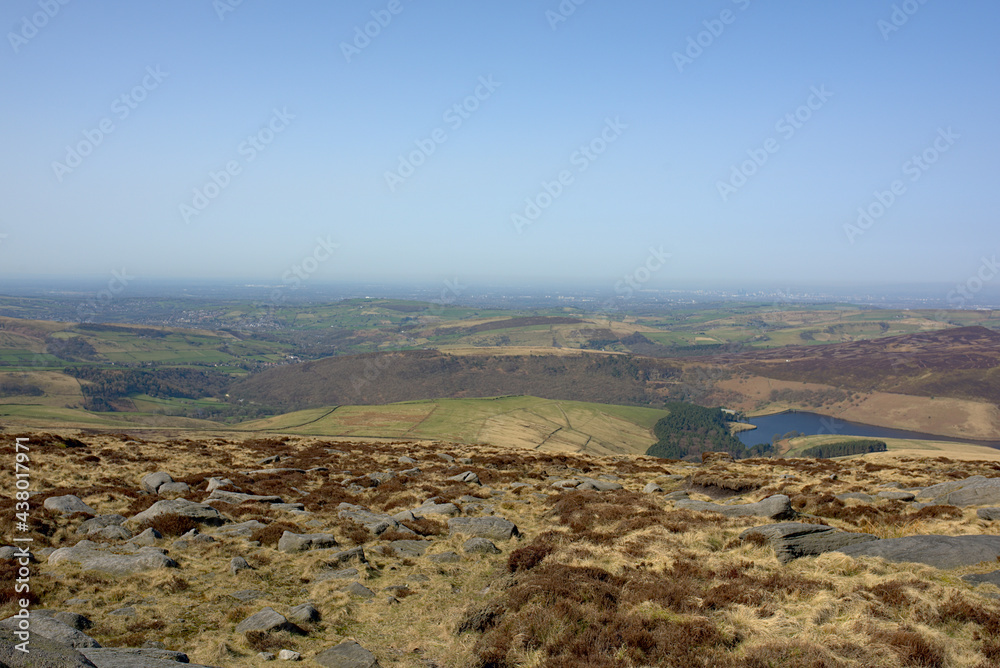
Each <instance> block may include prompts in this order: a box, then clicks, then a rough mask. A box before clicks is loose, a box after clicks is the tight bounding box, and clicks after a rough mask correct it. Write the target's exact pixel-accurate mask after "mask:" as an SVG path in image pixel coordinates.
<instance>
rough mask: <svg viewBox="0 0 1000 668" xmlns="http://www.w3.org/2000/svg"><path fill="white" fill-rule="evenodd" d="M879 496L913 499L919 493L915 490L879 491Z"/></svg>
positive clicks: (882, 497)
mask: <svg viewBox="0 0 1000 668" xmlns="http://www.w3.org/2000/svg"><path fill="white" fill-rule="evenodd" d="M878 495H879V498H881V499H892V500H893V501H913V500H914V499H916V498H917V495H916V494H914V493H913V492H879V493H878Z"/></svg>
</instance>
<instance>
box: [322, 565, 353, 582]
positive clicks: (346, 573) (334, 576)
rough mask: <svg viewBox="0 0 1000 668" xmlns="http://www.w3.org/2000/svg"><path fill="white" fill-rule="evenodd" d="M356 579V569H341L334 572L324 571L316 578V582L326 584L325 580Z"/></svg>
mask: <svg viewBox="0 0 1000 668" xmlns="http://www.w3.org/2000/svg"><path fill="white" fill-rule="evenodd" d="M356 577H358V569H356V568H342V569H340V570H336V571H324V572H322V573H320V574H319V575H317V576H316V582H326V581H327V580H348V579H350V578H356Z"/></svg>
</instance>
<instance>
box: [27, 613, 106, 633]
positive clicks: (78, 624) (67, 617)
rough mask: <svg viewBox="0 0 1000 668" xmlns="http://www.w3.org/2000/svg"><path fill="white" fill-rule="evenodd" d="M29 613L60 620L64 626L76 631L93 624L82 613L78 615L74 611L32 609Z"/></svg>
mask: <svg viewBox="0 0 1000 668" xmlns="http://www.w3.org/2000/svg"><path fill="white" fill-rule="evenodd" d="M31 614H33V615H38V616H39V617H51V618H52V619H54V620H56V621H58V622H62V623H63V624H65V625H66V626H69V627H71V628H74V629H76V630H77V631H86V630H87V629H89V628H91V627H93V626H94V622H92V621H90V620H89V619H87V618H86V617H84V616H83V615H78V614H76V613H75V612H65V611H62V610H44V609H43V610H32V611H31Z"/></svg>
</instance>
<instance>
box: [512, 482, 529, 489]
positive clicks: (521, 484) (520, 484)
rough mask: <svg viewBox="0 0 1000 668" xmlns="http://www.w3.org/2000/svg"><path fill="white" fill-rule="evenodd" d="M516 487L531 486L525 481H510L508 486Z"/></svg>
mask: <svg viewBox="0 0 1000 668" xmlns="http://www.w3.org/2000/svg"><path fill="white" fill-rule="evenodd" d="M518 487H531V485H529V484H528V483H526V482H512V483H510V488H511V489H517V488H518Z"/></svg>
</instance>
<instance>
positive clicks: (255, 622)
mask: <svg viewBox="0 0 1000 668" xmlns="http://www.w3.org/2000/svg"><path fill="white" fill-rule="evenodd" d="M247 631H264V632H265V633H273V632H277V631H289V632H291V633H301V632H302V629H300V628H299V627H298V626H296V625H295V624H292V623H291V622H290V621H288V620H287V619H285V617H284V615H280V614H278V613H277V612H276V611H275V610H274V608H263V609H261V610H260V611H259V612H255V613H254V614H252V615H250V616H249V617H247V618H246V619H244V620H243V621H242V622H240V623H239V624H237V625H236V632H237V633H246V632H247Z"/></svg>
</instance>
